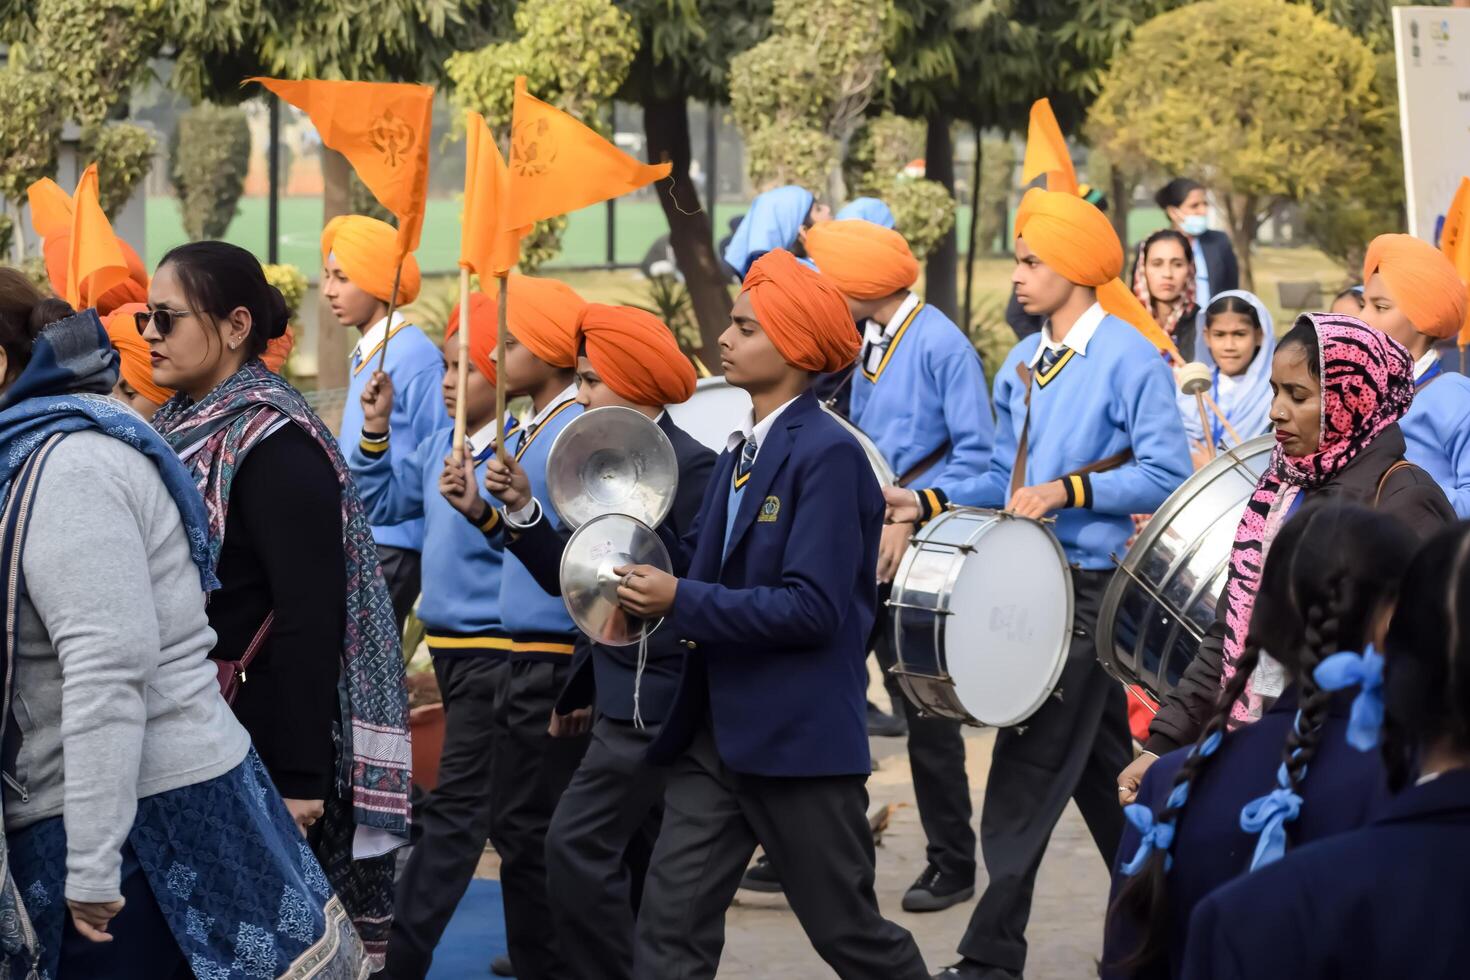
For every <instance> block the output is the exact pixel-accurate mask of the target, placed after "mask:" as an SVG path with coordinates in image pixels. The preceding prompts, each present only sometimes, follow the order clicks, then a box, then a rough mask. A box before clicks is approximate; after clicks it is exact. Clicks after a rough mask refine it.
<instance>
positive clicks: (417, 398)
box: [337, 323, 444, 551]
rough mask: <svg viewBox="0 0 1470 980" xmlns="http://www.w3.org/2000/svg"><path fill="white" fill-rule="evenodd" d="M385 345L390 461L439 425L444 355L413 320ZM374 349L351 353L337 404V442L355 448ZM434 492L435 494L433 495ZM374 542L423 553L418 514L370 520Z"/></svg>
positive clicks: (374, 359)
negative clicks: (341, 401)
mask: <svg viewBox="0 0 1470 980" xmlns="http://www.w3.org/2000/svg"><path fill="white" fill-rule="evenodd" d="M389 336H390V343H389V344H388V363H387V366H386V370H387V372H388V377H389V378H390V379H391V380H392V382H393V414H392V415H390V416H389V417H388V431H389V434H390V435H391V436H392V437H393V438H392V439H391V441H390V448H389V451H388V452H389V455H390V456H391V457H392V458H393V461H394V462H398V461H400V460H402V459H404V458H406V457H407V456H408V455H409V454H410V453H412V452H413V451H414V448H415V447H416V446H418V445H419V444H420V443H421V442H423V441H424V440H425V439H427V438H429V436H431V435H433V434H434V432H435V431H436V430H438V429H439V428H440V427H441V426H442V425H443V424H444V395H443V392H442V391H441V390H440V386H441V385H442V384H443V381H444V355H443V354H442V353H440V351H439V348H438V347H436V346H434V342H433V341H432V340H430V339H429V338H428V337H427V336H425V335H424V332H423V331H422V330H420V329H419V328H418V327H415V326H413V325H412V324H407V323H405V324H400V325H399V327H398V329H397V330H395V331H393V333H392V334H390V335H389ZM378 353H379V349H376V348H375V349H374V350H372V351H370V352H369V356H367V357H364V358H361V359H360V358H358V356H357V354H356V352H354V353H353V355H352V377H351V379H350V380H349V381H348V383H347V404H346V405H344V406H343V407H342V432H341V434H340V435H339V437H338V439H337V441H338V443H339V444H340V445H342V446H344V447H346V446H356V445H357V444H358V441H359V440H360V438H361V436H362V390H363V389H364V388H366V387H367V383H368V381H369V379H371V378H372V376H373V372H374V371H376V370H377V369H378ZM437 492H438V491H437V490H436V491H435V493H436V494H437ZM371 519H372V520H373V521H374V524H373V540H374V541H376V542H377V543H378V544H381V545H387V546H388V547H390V548H407V549H408V550H410V551H422V550H423V547H424V522H423V519H422V518H415V519H413V520H404V521H396V522H389V523H380V522H379V519H378V518H376V517H373V518H371Z"/></svg>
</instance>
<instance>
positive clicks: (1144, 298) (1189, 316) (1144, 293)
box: [1133, 239, 1199, 337]
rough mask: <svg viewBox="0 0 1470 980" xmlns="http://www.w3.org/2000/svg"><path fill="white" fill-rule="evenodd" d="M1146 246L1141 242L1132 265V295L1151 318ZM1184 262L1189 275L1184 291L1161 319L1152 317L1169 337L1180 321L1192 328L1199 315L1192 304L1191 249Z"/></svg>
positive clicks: (1152, 306) (1192, 260)
mask: <svg viewBox="0 0 1470 980" xmlns="http://www.w3.org/2000/svg"><path fill="white" fill-rule="evenodd" d="M1171 240H1172V239H1171ZM1147 244H1148V243H1147V242H1143V243H1142V244H1140V245H1139V246H1138V260H1137V261H1136V262H1134V263H1133V295H1134V296H1137V297H1138V301H1139V302H1140V303H1142V304H1143V308H1144V309H1145V310H1148V313H1149V316H1153V315H1154V298H1153V295H1152V294H1150V293H1149V291H1148V275H1147V273H1146V272H1145V271H1144V268H1143V267H1144V265H1145V264H1146V261H1147V259H1148V256H1147V255H1145V254H1144V248H1145V246H1147ZM1185 260H1186V261H1187V262H1188V263H1189V274H1188V275H1187V276H1186V277H1185V279H1184V291H1183V292H1181V293H1180V294H1179V298H1178V299H1176V300H1175V301H1174V303H1173V305H1172V306H1170V307H1169V312H1167V313H1165V314H1164V317H1163V319H1159V318H1158V317H1154V319H1156V320H1158V324H1159V326H1161V327H1163V328H1164V333H1166V334H1168V335H1169V336H1170V337H1173V336H1174V332H1175V331H1176V330H1178V329H1179V324H1180V322H1181V321H1182V322H1183V323H1184V324H1185V326H1187V327H1191V328H1192V327H1193V326H1194V321H1195V319H1196V317H1197V315H1198V313H1199V307H1198V306H1197V305H1195V302H1194V294H1195V289H1194V251H1193V250H1192V249H1191V250H1190V251H1188V252H1187V253H1186V254H1185Z"/></svg>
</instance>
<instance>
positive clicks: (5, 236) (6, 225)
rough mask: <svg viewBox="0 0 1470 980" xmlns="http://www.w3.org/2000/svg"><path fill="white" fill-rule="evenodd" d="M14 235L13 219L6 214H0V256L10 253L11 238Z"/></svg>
mask: <svg viewBox="0 0 1470 980" xmlns="http://www.w3.org/2000/svg"><path fill="white" fill-rule="evenodd" d="M14 236H15V219H14V218H12V217H11V216H10V215H8V214H0V256H4V255H9V254H10V245H11V240H12V239H13V238H14Z"/></svg>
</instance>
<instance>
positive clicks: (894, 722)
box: [868, 701, 909, 738]
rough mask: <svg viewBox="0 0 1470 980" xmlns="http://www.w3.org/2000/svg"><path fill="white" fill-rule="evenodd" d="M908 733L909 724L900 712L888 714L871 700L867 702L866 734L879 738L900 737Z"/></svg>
mask: <svg viewBox="0 0 1470 980" xmlns="http://www.w3.org/2000/svg"><path fill="white" fill-rule="evenodd" d="M908 733H909V724H908V722H907V721H905V720H904V717H903V715H901V714H897V713H895V714H891V715H890V714H889V713H888V712H886V711H884V710H883V709H882V708H880V707H878V706H877V705H876V704H874V703H873V702H871V701H869V702H868V734H869V735H876V736H877V737H879V738H902V737H903V736H905V735H907V734H908Z"/></svg>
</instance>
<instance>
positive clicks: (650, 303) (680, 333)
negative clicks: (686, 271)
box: [628, 276, 702, 351]
mask: <svg viewBox="0 0 1470 980" xmlns="http://www.w3.org/2000/svg"><path fill="white" fill-rule="evenodd" d="M628 305H629V306H632V307H635V308H637V309H640V310H644V311H645V312H648V313H652V314H653V315H654V316H656V317H658V318H659V319H660V320H662V321H663V322H664V323H665V324H667V325H668V328H669V329H670V330H672V331H673V333H674V339H676V340H677V341H678V342H679V346H680V347H681V348H683V349H684V350H686V351H688V350H698V349H699V346H700V344H701V343H702V341H701V339H700V336H699V323H698V322H697V321H696V320H695V318H694V303H693V301H691V300H690V298H689V290H688V289H687V288H686V287H685V286H684V284H683V283H682V282H680V281H679V280H678V278H677V277H676V276H654V277H653V278H651V279H649V280H648V296H647V297H646V298H645V299H644V300H643V302H635V303H629V304H628Z"/></svg>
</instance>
